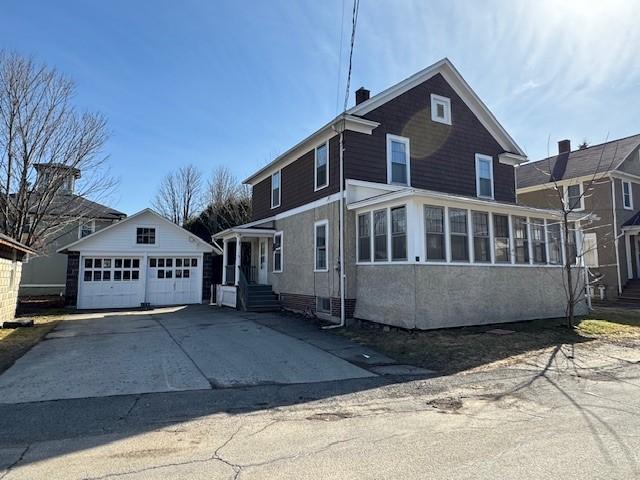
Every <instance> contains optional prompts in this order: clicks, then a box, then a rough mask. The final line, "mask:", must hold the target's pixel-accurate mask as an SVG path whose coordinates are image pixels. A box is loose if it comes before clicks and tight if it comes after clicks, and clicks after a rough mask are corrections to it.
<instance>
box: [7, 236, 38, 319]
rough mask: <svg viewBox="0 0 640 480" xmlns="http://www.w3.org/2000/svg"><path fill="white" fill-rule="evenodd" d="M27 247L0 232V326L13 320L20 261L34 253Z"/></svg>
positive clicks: (16, 301) (20, 266)
mask: <svg viewBox="0 0 640 480" xmlns="http://www.w3.org/2000/svg"><path fill="white" fill-rule="evenodd" d="M35 253H36V252H34V251H33V250H32V249H30V248H29V247H27V246H25V245H23V244H21V243H19V242H16V241H15V240H13V239H12V238H9V237H7V236H6V235H3V234H2V233H0V326H2V322H5V321H8V320H13V317H14V315H15V313H16V305H17V303H18V285H19V284H20V273H21V270H22V261H23V259H24V258H25V257H26V256H27V255H35Z"/></svg>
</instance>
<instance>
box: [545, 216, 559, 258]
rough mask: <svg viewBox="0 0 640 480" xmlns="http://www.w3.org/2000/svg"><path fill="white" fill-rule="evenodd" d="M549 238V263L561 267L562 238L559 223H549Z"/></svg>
mask: <svg viewBox="0 0 640 480" xmlns="http://www.w3.org/2000/svg"><path fill="white" fill-rule="evenodd" d="M547 237H548V238H549V263H550V264H551V265H560V264H561V263H562V236H561V233H560V224H559V223H555V222H554V223H551V222H548V223H547Z"/></svg>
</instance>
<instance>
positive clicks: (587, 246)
mask: <svg viewBox="0 0 640 480" xmlns="http://www.w3.org/2000/svg"><path fill="white" fill-rule="evenodd" d="M582 237H583V238H582V256H583V258H584V264H585V266H586V267H598V266H600V262H599V261H598V237H597V236H596V234H595V232H589V233H585V234H583V235H582Z"/></svg>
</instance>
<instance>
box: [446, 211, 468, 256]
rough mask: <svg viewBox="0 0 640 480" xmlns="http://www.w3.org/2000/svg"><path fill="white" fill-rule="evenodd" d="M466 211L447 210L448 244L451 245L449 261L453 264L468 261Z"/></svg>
mask: <svg viewBox="0 0 640 480" xmlns="http://www.w3.org/2000/svg"><path fill="white" fill-rule="evenodd" d="M468 231H469V229H468V223H467V211H466V210H462V209H459V208H450V209H449V237H450V239H449V242H450V244H451V260H452V261H454V262H468V261H469V240H468Z"/></svg>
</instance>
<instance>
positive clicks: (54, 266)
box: [20, 164, 126, 296]
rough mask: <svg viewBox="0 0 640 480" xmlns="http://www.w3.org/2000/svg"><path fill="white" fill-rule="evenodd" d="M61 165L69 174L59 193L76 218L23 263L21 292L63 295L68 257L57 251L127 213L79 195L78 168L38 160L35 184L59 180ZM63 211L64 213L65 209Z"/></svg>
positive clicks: (21, 294)
mask: <svg viewBox="0 0 640 480" xmlns="http://www.w3.org/2000/svg"><path fill="white" fill-rule="evenodd" d="M61 168H64V169H65V172H66V174H65V175H64V179H63V180H64V181H63V182H62V186H61V187H60V191H59V193H58V195H60V196H61V198H62V200H61V201H60V203H61V204H63V205H65V204H70V205H72V210H73V213H72V216H73V220H72V221H70V222H69V223H68V224H67V225H65V226H64V228H63V229H61V230H60V231H58V232H56V233H55V235H54V236H53V238H48V239H47V241H46V245H43V246H42V248H40V249H39V252H40V256H38V257H37V258H32V259H29V260H28V262H27V263H25V264H24V266H23V268H22V281H21V282H20V296H39V295H64V293H65V283H66V271H67V257H66V256H65V255H62V254H59V253H56V251H57V250H58V249H59V248H60V247H62V246H63V245H67V244H69V243H71V242H73V241H75V240H78V239H79V238H82V237H85V236H87V235H90V234H92V233H94V232H97V231H99V230H101V229H103V228H105V227H107V226H109V225H111V224H113V223H114V222H117V221H119V220H121V219H122V218H124V217H126V214H124V213H122V212H119V211H117V210H114V209H112V208H109V207H107V206H105V205H100V204H99V203H96V202H92V201H91V200H88V199H86V198H83V197H81V196H78V195H76V194H75V193H74V189H75V182H76V180H77V179H78V178H80V175H81V172H80V171H79V170H78V169H73V168H69V167H61V166H59V165H56V164H38V165H36V170H37V174H38V180H37V181H36V184H37V185H46V183H47V181H51V180H50V179H54V178H55V180H56V181H59V179H60V177H61V174H60V169H61ZM51 169H56V173H55V175H54V174H52V172H51ZM62 210H64V208H63V209H62ZM62 214H63V215H64V212H63V213H62Z"/></svg>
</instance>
